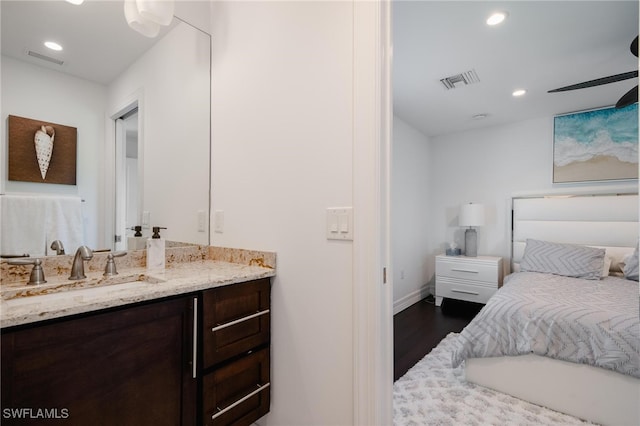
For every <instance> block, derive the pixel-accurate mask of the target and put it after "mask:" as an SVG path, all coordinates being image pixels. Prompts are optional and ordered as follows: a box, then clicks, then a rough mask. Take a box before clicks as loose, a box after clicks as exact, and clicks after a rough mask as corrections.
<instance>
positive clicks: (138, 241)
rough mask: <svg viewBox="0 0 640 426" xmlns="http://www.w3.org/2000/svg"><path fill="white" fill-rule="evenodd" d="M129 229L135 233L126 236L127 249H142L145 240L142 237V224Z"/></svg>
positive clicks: (144, 246) (144, 245)
mask: <svg viewBox="0 0 640 426" xmlns="http://www.w3.org/2000/svg"><path fill="white" fill-rule="evenodd" d="M131 230H132V231H135V234H133V237H128V238H127V250H144V249H145V248H146V243H147V242H146V241H145V239H144V238H142V226H140V225H136V226H134V227H133V228H131Z"/></svg>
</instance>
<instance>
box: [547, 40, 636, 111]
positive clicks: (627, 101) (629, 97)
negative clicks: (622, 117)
mask: <svg viewBox="0 0 640 426" xmlns="http://www.w3.org/2000/svg"><path fill="white" fill-rule="evenodd" d="M630 50H631V53H633V54H634V55H635V56H636V57H638V36H636V38H635V39H633V41H632V42H631V46H630ZM636 77H638V71H637V70H636V71H629V72H625V73H622V74H616V75H610V76H609V77H602V78H598V79H595V80H590V81H585V82H583V83H578V84H573V85H571V86H565V87H560V88H558V89H553V90H549V91H548V92H547V93H555V92H566V91H568V90H576V89H584V88H587V87H593V86H601V85H603V84H609V83H615V82H616V81H622V80H628V79H630V78H636ZM636 102H638V86H637V85H636V87H634V88H633V89H631V90H629V91H628V92H627V93H625V94H624V95H623V96H622V97H621V98H620V99H619V100H618V102H617V103H616V108H624V107H626V106H628V105H631V104H635V103H636Z"/></svg>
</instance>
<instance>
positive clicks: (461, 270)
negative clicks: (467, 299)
mask: <svg viewBox="0 0 640 426" xmlns="http://www.w3.org/2000/svg"><path fill="white" fill-rule="evenodd" d="M451 270H452V271H455V272H469V273H470V274H477V273H479V272H480V271H475V270H473V269H459V268H451Z"/></svg>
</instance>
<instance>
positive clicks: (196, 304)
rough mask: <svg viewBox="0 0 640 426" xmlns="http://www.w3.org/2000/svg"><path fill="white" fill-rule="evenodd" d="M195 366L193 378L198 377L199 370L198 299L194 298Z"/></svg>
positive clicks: (193, 359)
mask: <svg viewBox="0 0 640 426" xmlns="http://www.w3.org/2000/svg"><path fill="white" fill-rule="evenodd" d="M192 357H193V358H192V360H191V361H192V362H193V366H192V369H191V373H192V376H193V378H194V379H195V378H196V377H197V373H198V368H197V363H196V362H197V361H198V298H197V297H194V298H193V355H192Z"/></svg>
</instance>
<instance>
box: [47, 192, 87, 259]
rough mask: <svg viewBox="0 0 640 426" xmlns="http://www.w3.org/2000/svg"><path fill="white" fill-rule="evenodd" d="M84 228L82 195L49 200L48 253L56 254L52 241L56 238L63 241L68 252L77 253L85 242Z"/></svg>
mask: <svg viewBox="0 0 640 426" xmlns="http://www.w3.org/2000/svg"><path fill="white" fill-rule="evenodd" d="M83 229H84V227H83V221H82V200H81V199H80V197H55V198H53V197H52V198H50V199H48V200H47V218H46V225H45V235H46V247H47V254H48V255H55V254H56V252H55V250H51V243H52V242H54V241H55V240H60V241H62V245H63V246H64V249H65V252H66V253H67V254H73V253H75V251H76V249H77V248H78V247H80V246H81V245H83V244H84V232H83Z"/></svg>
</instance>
